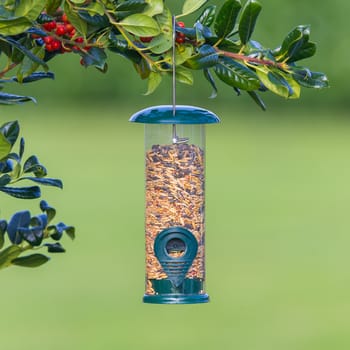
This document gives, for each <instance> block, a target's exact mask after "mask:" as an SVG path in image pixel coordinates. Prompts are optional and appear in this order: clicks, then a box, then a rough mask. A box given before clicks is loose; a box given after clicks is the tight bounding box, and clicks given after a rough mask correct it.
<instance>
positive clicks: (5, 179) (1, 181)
mask: <svg viewBox="0 0 350 350" xmlns="http://www.w3.org/2000/svg"><path fill="white" fill-rule="evenodd" d="M10 182H11V176H10V175H8V174H4V175H2V176H0V187H3V186H6V185H8V184H9V183H10Z"/></svg>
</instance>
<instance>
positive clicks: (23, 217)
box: [7, 210, 30, 244]
mask: <svg viewBox="0 0 350 350" xmlns="http://www.w3.org/2000/svg"><path fill="white" fill-rule="evenodd" d="M29 224H30V212H29V211H28V210H24V211H19V212H17V213H15V214H14V215H13V216H12V217H11V219H10V220H9V222H8V226H7V234H8V236H9V239H10V241H11V243H13V244H20V243H21V242H22V240H23V239H22V236H21V235H20V233H19V229H20V228H28V227H29Z"/></svg>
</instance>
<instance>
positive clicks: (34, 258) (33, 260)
mask: <svg viewBox="0 0 350 350" xmlns="http://www.w3.org/2000/svg"><path fill="white" fill-rule="evenodd" d="M49 260H50V258H49V257H47V256H46V255H43V254H31V255H27V256H23V257H20V258H16V259H14V260H12V264H13V265H17V266H22V267H38V266H41V265H43V264H45V263H47V262H48V261H49Z"/></svg>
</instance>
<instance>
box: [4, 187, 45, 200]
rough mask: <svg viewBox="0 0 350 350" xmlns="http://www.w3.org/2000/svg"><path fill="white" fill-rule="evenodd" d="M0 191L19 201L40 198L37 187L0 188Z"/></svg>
mask: <svg viewBox="0 0 350 350" xmlns="http://www.w3.org/2000/svg"><path fill="white" fill-rule="evenodd" d="M0 191H1V192H4V193H6V194H8V195H10V196H12V197H15V198H20V199H35V198H40V196H41V192H40V188H39V187H38V186H32V187H21V188H15V187H0Z"/></svg>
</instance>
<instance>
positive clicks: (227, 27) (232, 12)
mask: <svg viewBox="0 0 350 350" xmlns="http://www.w3.org/2000/svg"><path fill="white" fill-rule="evenodd" d="M241 8H242V5H241V2H240V1H239V0H226V2H225V3H224V4H223V5H222V7H221V8H220V10H219V13H218V14H217V16H216V20H215V23H214V30H215V33H216V34H217V36H218V37H219V39H222V38H225V37H227V36H228V35H229V34H230V33H231V32H232V31H233V29H234V27H235V24H236V20H237V16H238V14H239V11H240V10H241Z"/></svg>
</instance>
